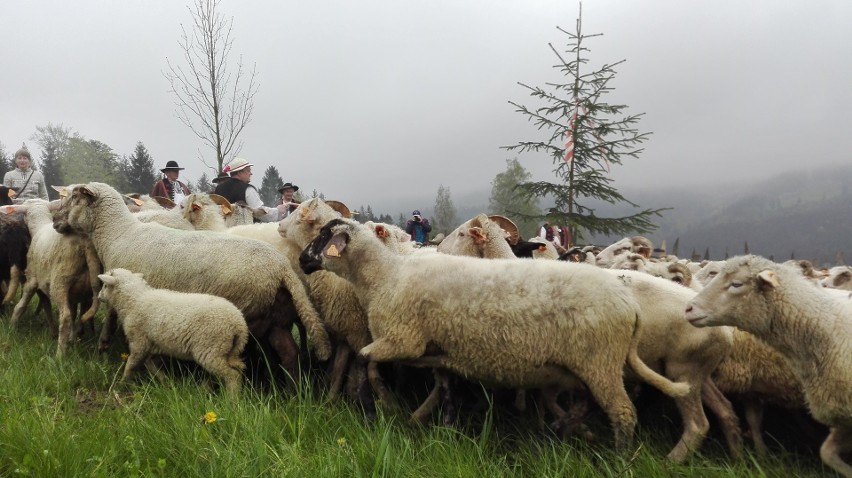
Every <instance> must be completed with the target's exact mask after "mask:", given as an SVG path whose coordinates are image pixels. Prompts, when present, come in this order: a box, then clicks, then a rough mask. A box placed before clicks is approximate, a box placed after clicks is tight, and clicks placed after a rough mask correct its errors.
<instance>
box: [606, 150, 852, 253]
mask: <svg viewBox="0 0 852 478" xmlns="http://www.w3.org/2000/svg"><path fill="white" fill-rule="evenodd" d="M850 184H852V166H850V167H847V166H844V167H834V168H827V169H821V170H815V171H808V172H797V173H785V174H782V175H778V176H775V177H771V178H769V179H767V180H765V181H763V182H760V183H757V184H749V185H745V184H743V185H726V186H724V187H717V188H716V189H715V190H699V189H696V190H694V191H690V190H687V189H673V188H669V187H665V186H663V187H662V189H659V190H656V191H625V195H626V196H627V197H628V198H629V199H630V200H632V201H633V202H635V203H637V204H639V205H641V206H642V207H643V208H645V207H650V208H658V207H672V208H674V209H673V210H672V211H668V212H666V213H665V214H664V216H663V217H662V218H658V219H657V220H656V221H655V222H656V223H657V224H658V225H659V229H658V230H657V231H656V232H654V233H652V234H648V237H649V238H650V239H651V240H652V241H654V244H655V245H659V244H661V242H662V241H663V240H665V241H666V244H667V247H668V249H669V252H672V247H673V246H674V243H675V240H676V239H678V238H679V239H680V240H679V250H678V255H679V256H680V257H689V255H690V254H691V253H692V252H693V250H695V251H696V252H697V253H698V254H699V255H701V256H703V255H704V252H705V250H707V248H709V252H710V257H711V258H712V259H723V258H724V257H725V256H726V255H729V256H733V255H737V254H742V253H743V251H744V246H745V243H746V242H748V246H749V251H750V252H751V253H752V254H760V255H763V256H766V257H769V256H773V257H774V258H775V259H776V260H779V261H783V260H787V259H790V258H791V257H795V258H797V259H809V260H816V261H817V262H819V263H820V264H824V265H833V264H834V263H835V260H836V258H837V256H838V253H841V254H843V255H844V256H845V255H846V254H847V253H850V252H852V240H850V239H852V187H850ZM604 206H608V205H604ZM604 206H601V208H600V210H599V212H598V213H599V214H600V215H607V216H615V215H627V214H631V213H635V210H633V209H631V208H629V207H628V208H625V207H612V206H609V207H608V208H607V207H604ZM617 239H619V238H607V237H594V238H593V242H595V243H598V244H608V243H610V242H612V241H614V240H617ZM850 257H852V256H850Z"/></svg>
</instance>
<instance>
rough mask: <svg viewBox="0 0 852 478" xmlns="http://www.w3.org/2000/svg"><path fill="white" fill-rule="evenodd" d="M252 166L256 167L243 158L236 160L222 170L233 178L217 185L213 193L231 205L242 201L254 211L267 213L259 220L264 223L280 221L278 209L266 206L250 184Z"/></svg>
mask: <svg viewBox="0 0 852 478" xmlns="http://www.w3.org/2000/svg"><path fill="white" fill-rule="evenodd" d="M252 166H254V165H253V164H251V163H249V162H248V161H246V160H245V159H243V158H234V160H233V161H231V162H230V163H228V165H227V166H225V169H224V170H222V172H223V173H228V174H230V176H231V177H230V178H226V179H224V180H222V182H220V183H219V184H217V185H216V189H214V190H213V193H214V194H218V195H220V196H222V197H223V198H225V199H227V200H228V201H230V202H231V203H236V202H240V201H242V202H244V203H246V205H248V207H250V208H252V209H262V210H264V211H266V214H264V215H263V216H261V217H260V218H259V220H260V221H262V222H275V221H278V209H276V208H274V207H266V206H264V205H263V201H262V200H261V199H260V193H258V192H257V188H255V187H254V186H252V185H251V184H249V182H250V181H251V176H252V172H251V167H252Z"/></svg>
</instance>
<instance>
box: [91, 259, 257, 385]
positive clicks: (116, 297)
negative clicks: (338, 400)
mask: <svg viewBox="0 0 852 478" xmlns="http://www.w3.org/2000/svg"><path fill="white" fill-rule="evenodd" d="M98 278H99V279H100V280H101V281H103V284H104V285H103V287H102V288H101V291H100V294H99V296H100V299H101V300H102V301H104V302H107V303H109V305H110V306H111V307H112V308H113V309H115V311H116V312H117V313H118V320H119V322H120V323H121V326H122V329H123V330H124V335H125V336H126V337H127V345H128V347H129V348H130V353H129V355H128V357H127V363H126V364H125V366H124V379H125V380H127V379H128V378H129V377H130V376H131V375H132V374H133V372H134V371H135V370H136V369H137V368H138V367H139V366H140V365H142V364H143V363H145V362H146V360H147V359H148V358H149V357H151V356H153V355H166V356H169V357H174V358H177V359H181V360H192V361H195V362H196V363H198V364H199V365H201V366H202V367H203V368H204V369H205V370H207V371H208V372H210V373H211V374H213V375H215V376H217V377H219V378H221V379H222V381H223V382H224V383H225V389H226V390H227V391H228V393H231V394H234V395H236V394H237V393H239V391H240V384H241V382H242V371H243V369H245V364H244V363H243V361H242V359H241V358H240V354H241V353H242V352H243V349H244V348H245V346H246V343H247V342H248V333H249V332H248V327H247V326H246V321H245V319H244V318H243V314H242V312H240V309H238V308H237V307H236V306H235V305H234V304H232V303H231V302H229V301H227V300H226V299H223V298H221V297H216V296H213V295H209V294H190V293H186V292H175V291H171V290H166V289H154V288H153V287H151V286H150V285H148V283H147V282H146V281H145V279H144V278H143V277H142V274H138V273H136V274H134V273H133V272H131V271H129V270H127V269H120V268H119V269H113V270H111V271H108V272H107V273H106V274H100V275H98Z"/></svg>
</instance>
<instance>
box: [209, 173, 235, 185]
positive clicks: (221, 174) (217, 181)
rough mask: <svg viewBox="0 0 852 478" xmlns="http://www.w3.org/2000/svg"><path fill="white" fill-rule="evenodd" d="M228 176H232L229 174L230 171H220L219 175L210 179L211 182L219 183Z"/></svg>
mask: <svg viewBox="0 0 852 478" xmlns="http://www.w3.org/2000/svg"><path fill="white" fill-rule="evenodd" d="M228 178H230V176H228V173H224V172H223V173H219V175H218V176H216V177H215V178H213V180H212V181H210V182H212V183H213V184H219V183H221V182H222V181H224V180H226V179H228Z"/></svg>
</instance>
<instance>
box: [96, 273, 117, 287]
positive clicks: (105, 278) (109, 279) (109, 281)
mask: <svg viewBox="0 0 852 478" xmlns="http://www.w3.org/2000/svg"><path fill="white" fill-rule="evenodd" d="M98 279H100V280H101V282H103V283H104V284H106V285H113V284H115V283H116V279H115V277H113V276H111V275H109V274H98Z"/></svg>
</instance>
